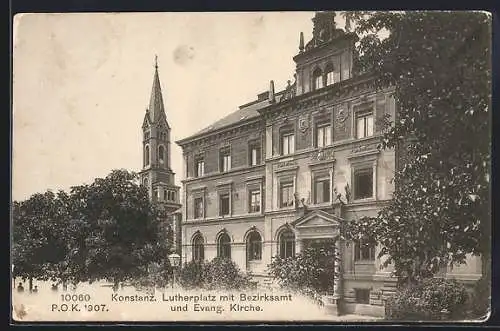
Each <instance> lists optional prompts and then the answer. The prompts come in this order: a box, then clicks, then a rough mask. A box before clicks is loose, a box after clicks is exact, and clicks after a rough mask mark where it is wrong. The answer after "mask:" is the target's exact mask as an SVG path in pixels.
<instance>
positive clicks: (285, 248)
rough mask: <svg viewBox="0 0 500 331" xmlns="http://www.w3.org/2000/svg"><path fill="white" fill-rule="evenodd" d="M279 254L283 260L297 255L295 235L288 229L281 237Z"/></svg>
mask: <svg viewBox="0 0 500 331" xmlns="http://www.w3.org/2000/svg"><path fill="white" fill-rule="evenodd" d="M279 245H280V246H279V253H280V257H281V258H282V259H285V258H287V257H293V256H294V255H295V234H294V233H293V231H292V230H290V229H286V230H284V231H283V232H281V233H280V236H279Z"/></svg>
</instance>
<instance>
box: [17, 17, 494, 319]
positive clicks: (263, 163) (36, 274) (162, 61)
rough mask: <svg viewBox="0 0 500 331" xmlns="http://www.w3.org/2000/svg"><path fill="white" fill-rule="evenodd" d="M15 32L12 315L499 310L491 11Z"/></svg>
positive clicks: (424, 314) (56, 23) (376, 314)
mask: <svg viewBox="0 0 500 331" xmlns="http://www.w3.org/2000/svg"><path fill="white" fill-rule="evenodd" d="M12 24H13V26H12V31H13V35H12V52H13V54H12V91H13V101H12V145H11V148H12V178H11V181H12V182H11V183H12V184H11V185H12V186H11V190H12V194H11V201H10V215H11V220H10V222H11V229H12V231H11V233H10V238H11V242H10V256H11V265H10V266H9V268H10V272H11V277H10V278H11V287H10V288H11V297H10V300H11V322H14V323H26V322H28V323H29V322H87V321H92V322H110V321H112V322H117V323H122V324H123V323H126V322H138V321H139V322H203V321H205V322H206V321H210V322H238V323H244V322H267V323H272V322H284V321H286V322H296V323H304V322H325V323H332V324H335V323H341V322H342V323H345V322H350V323H379V322H397V323H404V322H412V321H413V322H415V321H418V322H422V323H446V322H464V323H479V322H484V321H486V320H487V319H488V318H489V316H490V313H491V255H492V251H491V243H492V239H491V217H492V214H491V201H492V200H491V145H492V144H491V139H492V138H491V136H492V123H491V122H492V120H491V117H492V108H491V94H492V91H491V88H492V78H491V75H492V68H491V67H492V55H491V48H492V15H491V14H490V13H489V12H486V11H288V12H149V13H139V12H137V13H119V12H116V13H105V12H102V13H23V14H17V15H15V16H14V18H13V21H12Z"/></svg>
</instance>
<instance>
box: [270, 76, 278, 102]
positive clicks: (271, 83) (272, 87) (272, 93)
mask: <svg viewBox="0 0 500 331" xmlns="http://www.w3.org/2000/svg"><path fill="white" fill-rule="evenodd" d="M275 101H276V99H275V97H274V81H273V80H271V81H270V82H269V102H271V103H272V102H275Z"/></svg>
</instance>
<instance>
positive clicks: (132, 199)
mask: <svg viewBox="0 0 500 331" xmlns="http://www.w3.org/2000/svg"><path fill="white" fill-rule="evenodd" d="M136 179H137V176H136V174H134V173H130V172H127V171H125V170H115V171H112V172H111V173H110V174H109V175H108V176H106V177H105V178H97V179H95V181H94V182H93V183H92V184H89V185H80V186H75V187H72V188H71V191H70V193H66V192H59V193H58V194H57V195H55V194H54V193H52V192H50V191H48V192H46V193H44V194H35V195H33V196H31V197H30V198H29V199H27V200H26V201H22V202H14V204H13V220H14V223H13V225H14V226H13V227H14V235H13V260H14V276H21V277H25V278H27V277H34V278H38V279H52V280H60V281H72V282H74V283H77V282H80V281H95V280H101V279H107V280H110V281H113V282H114V283H115V284H117V283H118V282H121V281H125V280H129V279H133V278H137V277H141V276H143V275H144V274H145V273H147V270H148V267H149V264H151V263H156V264H160V265H161V264H163V263H164V262H165V260H166V259H167V254H168V252H169V249H170V245H171V239H170V236H169V235H170V234H171V233H170V232H171V230H170V229H169V226H168V224H166V223H165V219H166V215H165V213H164V212H163V210H162V209H161V208H160V207H159V206H157V205H155V204H152V203H151V202H150V200H149V198H148V195H147V192H146V189H145V188H144V187H142V186H140V185H138V183H137V181H136Z"/></svg>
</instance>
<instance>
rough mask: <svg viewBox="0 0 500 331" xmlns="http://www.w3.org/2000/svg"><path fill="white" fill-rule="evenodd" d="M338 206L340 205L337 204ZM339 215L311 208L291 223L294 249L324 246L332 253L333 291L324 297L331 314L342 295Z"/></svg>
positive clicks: (340, 219) (335, 312)
mask: <svg viewBox="0 0 500 331" xmlns="http://www.w3.org/2000/svg"><path fill="white" fill-rule="evenodd" d="M339 208H340V206H339ZM341 222H343V220H342V218H340V217H339V216H337V215H335V214H333V213H329V212H327V211H324V210H312V211H310V212H308V213H306V214H304V215H303V216H302V217H300V218H298V219H297V220H295V221H294V222H292V223H291V225H292V227H293V228H294V232H295V236H296V250H297V252H300V251H301V250H303V249H305V248H307V247H325V248H328V249H331V250H332V252H333V254H334V259H333V261H334V262H333V263H334V270H335V274H336V275H337V277H335V275H332V277H334V284H333V293H328V295H327V296H326V297H325V300H324V301H326V302H325V308H326V309H327V310H328V311H329V312H330V313H332V314H335V315H338V314H339V309H338V305H339V304H340V302H341V300H342V298H343V295H342V292H343V291H342V275H341V272H342V270H341V264H342V258H343V256H342V255H343V254H342V250H341V245H340V224H341Z"/></svg>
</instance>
